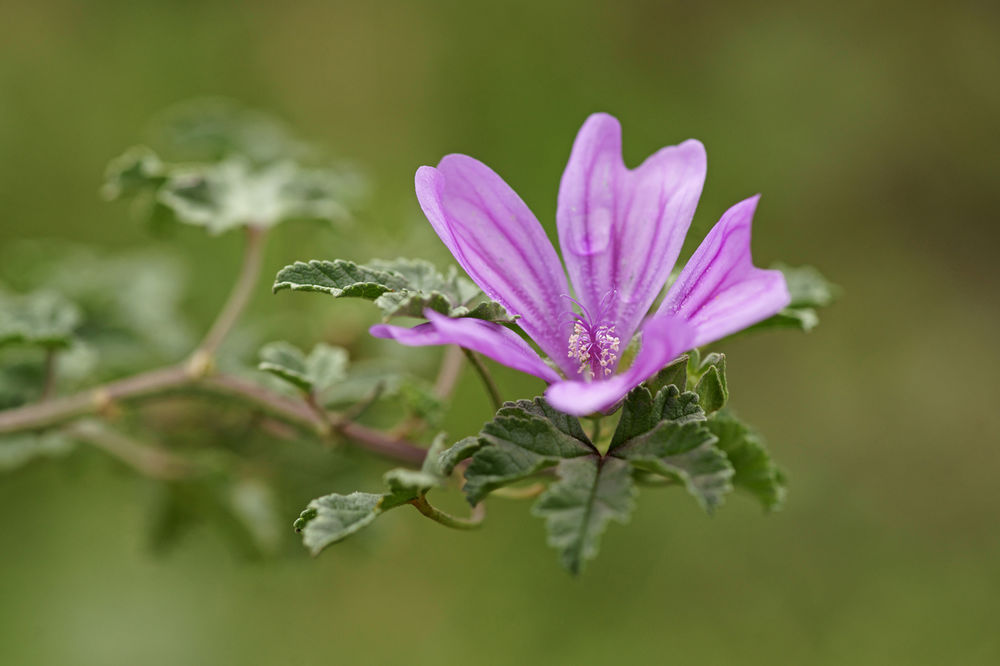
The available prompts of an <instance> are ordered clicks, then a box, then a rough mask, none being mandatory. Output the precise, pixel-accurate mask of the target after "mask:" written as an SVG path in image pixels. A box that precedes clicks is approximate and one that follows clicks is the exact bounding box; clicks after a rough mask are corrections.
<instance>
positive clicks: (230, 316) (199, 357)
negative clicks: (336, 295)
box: [188, 226, 267, 376]
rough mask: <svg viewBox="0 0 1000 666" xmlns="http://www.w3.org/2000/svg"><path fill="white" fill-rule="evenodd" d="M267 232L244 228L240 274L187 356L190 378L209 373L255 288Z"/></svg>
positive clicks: (256, 228) (259, 228)
mask: <svg viewBox="0 0 1000 666" xmlns="http://www.w3.org/2000/svg"><path fill="white" fill-rule="evenodd" d="M266 236H267V230H266V229H264V228H263V227H255V226H247V227H246V245H245V246H244V248H243V264H242V265H241V267H240V274H239V275H238V276H237V278H236V282H234V283H233V288H232V290H231V291H230V292H229V298H228V299H227V300H226V304H225V305H224V306H223V308H222V311H221V312H219V316H218V317H216V318H215V321H214V322H213V323H212V327H211V328H210V329H209V330H208V333H207V334H206V335H205V339H204V340H202V341H201V344H200V345H198V348H197V349H195V351H194V353H192V354H191V358H190V360H189V361H188V370H189V371H190V372H191V374H193V375H198V376H203V375H205V374H206V373H208V372H209V370H210V369H211V366H212V357H213V356H215V352H216V351H217V350H218V348H219V345H221V344H222V341H223V340H224V339H225V338H226V335H227V334H228V333H229V331H230V330H232V328H233V326H234V325H235V324H236V320H238V319H239V317H240V315H241V314H242V313H243V310H244V309H245V308H246V306H247V303H249V302H250V297H251V296H252V295H253V290H254V287H256V286H257V278H258V277H259V276H260V265H261V260H262V259H263V256H264V240H265V238H266Z"/></svg>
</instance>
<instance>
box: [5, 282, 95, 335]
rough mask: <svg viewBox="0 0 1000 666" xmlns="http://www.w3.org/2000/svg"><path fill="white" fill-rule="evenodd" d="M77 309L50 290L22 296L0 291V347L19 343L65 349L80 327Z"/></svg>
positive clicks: (79, 314)
mask: <svg viewBox="0 0 1000 666" xmlns="http://www.w3.org/2000/svg"><path fill="white" fill-rule="evenodd" d="M80 319H81V313H80V309H79V308H78V307H77V306H76V305H74V304H73V303H71V302H69V301H67V300H66V299H65V298H63V297H62V296H60V295H59V294H56V293H54V292H50V291H36V292H33V293H31V294H26V295H23V296H11V295H7V294H4V293H3V292H0V346H2V345H4V344H13V343H23V344H31V345H38V346H42V347H68V346H69V345H70V343H71V342H72V341H73V331H74V330H75V329H76V327H77V326H78V325H79V324H80Z"/></svg>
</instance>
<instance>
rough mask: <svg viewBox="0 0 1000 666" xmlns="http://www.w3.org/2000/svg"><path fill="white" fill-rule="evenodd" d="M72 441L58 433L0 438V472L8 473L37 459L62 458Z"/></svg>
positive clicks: (3, 436) (26, 434)
mask: <svg viewBox="0 0 1000 666" xmlns="http://www.w3.org/2000/svg"><path fill="white" fill-rule="evenodd" d="M73 448H74V444H73V441H72V440H71V439H70V438H68V437H66V435H63V434H62V433H60V432H55V431H50V432H43V433H34V432H32V433H20V434H16V435H2V436H0V472H9V471H11V470H14V469H17V468H18V467H21V466H23V465H26V464H28V463H29V462H31V461H32V460H36V459H38V458H57V457H62V456H65V455H66V454H68V453H69V452H70V451H72V450H73Z"/></svg>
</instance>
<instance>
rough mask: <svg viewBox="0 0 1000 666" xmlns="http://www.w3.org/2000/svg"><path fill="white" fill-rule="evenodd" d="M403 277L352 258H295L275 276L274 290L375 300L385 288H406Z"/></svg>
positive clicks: (385, 290)
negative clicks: (299, 259) (310, 259)
mask: <svg viewBox="0 0 1000 666" xmlns="http://www.w3.org/2000/svg"><path fill="white" fill-rule="evenodd" d="M406 284H407V283H406V279H405V278H404V277H403V276H401V275H399V274H398V273H390V272H386V271H382V270H375V269H373V268H368V267H367V266H358V265H357V264H355V263H354V262H353V261H344V260H343V259H337V260H335V261H319V260H316V259H314V260H312V261H310V262H308V263H305V262H301V261H297V262H295V263H294V264H292V265H291V266H285V267H284V268H282V269H281V270H280V271H278V275H277V277H275V283H274V291H275V292H278V291H281V290H282V289H291V290H292V291H319V292H323V293H327V294H330V295H331V296H333V297H334V298H364V299H367V300H370V301H373V300H375V299H376V298H378V297H379V296H381V295H382V294H384V293H385V292H387V291H398V290H401V289H405V288H406Z"/></svg>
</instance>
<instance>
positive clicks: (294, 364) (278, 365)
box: [257, 341, 312, 393]
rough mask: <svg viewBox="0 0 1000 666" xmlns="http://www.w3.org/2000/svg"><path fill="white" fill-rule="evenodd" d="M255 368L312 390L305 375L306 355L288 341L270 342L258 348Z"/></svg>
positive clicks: (306, 389) (310, 383)
mask: <svg viewBox="0 0 1000 666" xmlns="http://www.w3.org/2000/svg"><path fill="white" fill-rule="evenodd" d="M257 368H258V369H260V370H263V371H264V372H270V373H271V374H272V375H275V376H277V377H280V378H282V379H284V380H285V381H287V382H289V383H291V384H294V385H295V386H297V387H299V388H300V389H302V390H303V391H305V392H307V393H308V392H309V391H311V390H312V382H311V381H310V380H309V378H308V377H307V376H306V372H307V371H306V357H305V355H304V354H303V353H302V350H301V349H299V348H298V347H296V346H295V345H293V344H291V343H289V342H283V341H278V342H271V343H268V344H266V345H264V346H263V347H261V349H260V363H258V364H257Z"/></svg>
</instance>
